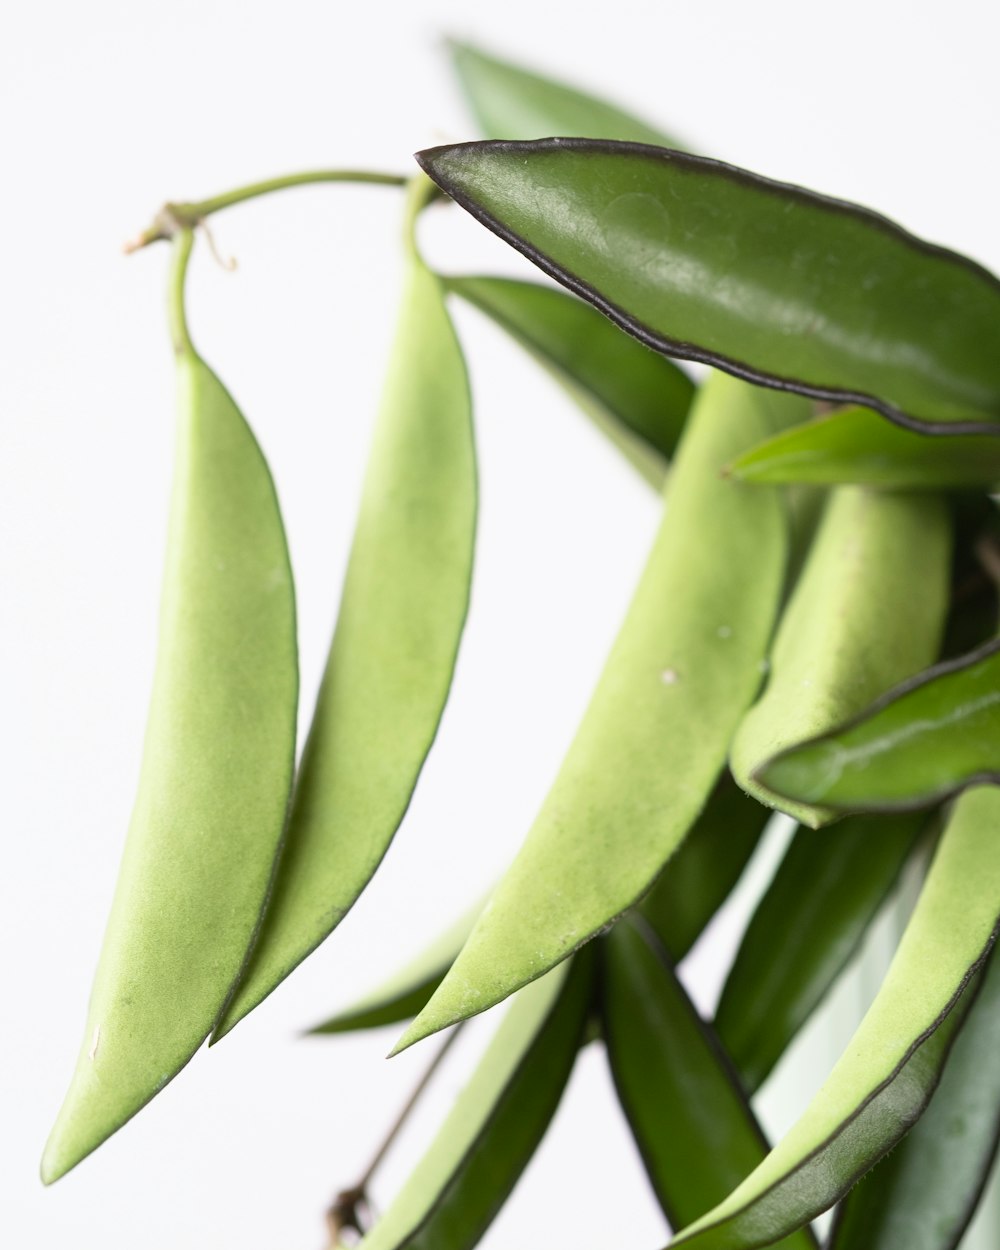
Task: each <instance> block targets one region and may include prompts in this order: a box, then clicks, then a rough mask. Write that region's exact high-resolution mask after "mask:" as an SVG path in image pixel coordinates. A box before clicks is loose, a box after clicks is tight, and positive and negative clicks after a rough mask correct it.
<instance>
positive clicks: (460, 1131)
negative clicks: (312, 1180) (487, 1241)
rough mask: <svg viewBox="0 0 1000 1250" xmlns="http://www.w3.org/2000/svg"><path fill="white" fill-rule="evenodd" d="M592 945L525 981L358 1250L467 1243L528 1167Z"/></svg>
mask: <svg viewBox="0 0 1000 1250" xmlns="http://www.w3.org/2000/svg"><path fill="white" fill-rule="evenodd" d="M592 969H593V962H592V960H591V958H590V952H589V951H588V952H586V953H585V954H584V955H583V956H581V957H580V958H578V959H575V960H573V961H572V963H571V964H567V965H565V966H564V967H562V968H556V969H555V970H554V971H553V972H551V973H550V974H549V975H548V976H547V977H545V978H544V979H542V980H541V981H537V982H536V983H535V984H534V985H531V986H529V987H528V988H527V989H526V990H524V992H523V993H522V994H520V995H518V997H517V999H516V1000H515V1001H514V1003H513V1005H512V1006H511V1008H510V1010H509V1012H508V1013H507V1015H506V1016H505V1017H504V1019H503V1021H502V1022H501V1024H500V1027H499V1029H498V1030H497V1033H496V1036H495V1037H494V1039H493V1041H492V1042H491V1044H490V1046H489V1048H488V1050H487V1051H486V1054H485V1055H484V1056H483V1059H482V1061H481V1062H480V1064H479V1066H478V1067H477V1068H476V1070H475V1072H474V1073H473V1075H472V1078H471V1080H470V1081H469V1083H468V1085H467V1086H466V1087H465V1089H464V1090H462V1092H461V1094H459V1096H458V1098H457V1100H456V1102H455V1105H454V1107H453V1108H452V1110H451V1112H450V1114H449V1115H448V1118H447V1119H446V1120H445V1122H444V1123H443V1124H442V1126H441V1130H440V1132H439V1133H438V1135H437V1136H436V1137H435V1139H434V1141H433V1142H432V1143H431V1146H430V1148H429V1149H428V1150H427V1152H426V1154H425V1155H424V1156H423V1158H422V1159H421V1160H420V1162H419V1163H418V1164H417V1166H416V1168H414V1170H413V1172H412V1173H411V1174H410V1176H409V1178H408V1180H407V1181H406V1184H405V1185H404V1187H403V1189H402V1190H401V1191H400V1193H399V1195H398V1196H397V1197H396V1198H395V1199H394V1200H393V1202H392V1203H391V1204H390V1205H389V1207H388V1209H387V1210H386V1212H385V1214H384V1215H383V1216H382V1217H381V1219H380V1220H379V1221H378V1223H377V1224H376V1225H375V1227H374V1228H373V1229H372V1231H371V1232H370V1233H369V1234H368V1236H367V1237H365V1239H364V1241H363V1242H362V1245H363V1246H364V1250H402V1247H406V1248H407V1250H467V1248H468V1247H471V1246H474V1245H475V1244H476V1242H477V1241H478V1240H479V1238H480V1237H481V1235H482V1234H483V1232H484V1231H485V1229H486V1228H487V1226H488V1225H489V1223H490V1221H491V1220H492V1219H493V1217H494V1216H495V1215H496V1213H497V1211H498V1210H499V1208H500V1206H501V1204H502V1203H503V1201H504V1199H505V1198H506V1197H507V1195H508V1194H509V1193H510V1191H511V1189H512V1188H513V1187H514V1184H515V1183H516V1181H517V1179H518V1177H519V1176H520V1175H521V1173H522V1171H523V1170H524V1168H525V1167H526V1166H527V1163H528V1161H529V1160H530V1158H531V1156H532V1154H533V1153H534V1151H535V1147H536V1146H537V1145H538V1143H539V1142H540V1141H541V1139H542V1135H543V1133H544V1132H545V1130H546V1128H547V1127H548V1124H549V1121H550V1120H551V1119H552V1116H553V1115H554V1113H555V1110H556V1107H557V1106H558V1103H559V1099H560V1097H561V1095H562V1092H563V1089H564V1088H565V1085H566V1082H567V1080H568V1079H569V1074H570V1072H571V1070H572V1068H573V1061H574V1059H575V1058H576V1054H577V1051H578V1049H579V1047H580V1044H581V1042H582V1040H583V1036H584V1026H585V1024H586V1021H587V1017H588V1013H589V1008H590V1003H591V994H592V985H593V977H592Z"/></svg>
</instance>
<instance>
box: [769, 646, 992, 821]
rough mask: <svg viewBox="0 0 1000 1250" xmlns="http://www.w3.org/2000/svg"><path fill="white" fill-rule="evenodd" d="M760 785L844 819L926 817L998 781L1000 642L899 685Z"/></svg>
mask: <svg viewBox="0 0 1000 1250" xmlns="http://www.w3.org/2000/svg"><path fill="white" fill-rule="evenodd" d="M757 779H758V781H759V782H760V783H761V784H762V785H766V786H767V787H768V788H769V789H772V790H774V791H775V792H776V793H778V794H781V795H784V796H786V797H787V798H789V799H792V800H794V801H805V802H809V803H820V802H821V803H824V804H825V805H827V806H828V807H831V808H836V809H837V810H844V811H849V810H856V809H859V808H864V809H870V810H880V811H891V810H900V809H907V808H914V807H927V806H929V805H930V804H932V803H936V802H939V801H940V800H941V799H944V798H947V797H948V795H950V794H954V793H956V792H957V791H959V790H961V789H964V788H965V787H966V786H970V785H974V784H976V783H978V782H981V781H993V780H1000V642H991V643H989V644H987V646H985V647H980V648H979V650H977V651H973V652H971V653H970V654H969V655H966V656H962V657H961V658H960V659H958V660H949V661H947V662H946V663H944V664H938V665H937V666H936V667H934V668H931V669H928V670H927V671H926V672H924V673H920V674H919V675H918V676H917V677H914V678H912V679H911V680H910V681H906V682H903V683H902V684H901V685H900V686H898V687H897V688H896V689H895V690H890V691H889V692H888V693H887V694H886V695H885V696H884V697H883V698H881V699H879V700H878V701H877V702H875V703H873V704H872V706H871V707H869V708H867V709H866V711H865V712H863V713H862V714H861V715H860V716H858V717H857V719H855V720H853V721H850V722H849V723H847V724H845V725H840V726H839V727H838V728H837V729H834V730H832V731H831V732H830V733H828V734H825V735H823V736H822V737H818V738H815V739H813V740H812V741H810V742H803V743H801V744H799V745H798V746H794V747H791V748H790V749H789V750H787V751H783V752H782V753H781V754H780V755H776V756H775V757H774V758H773V759H770V760H767V761H766V762H765V763H764V764H762V765H761V767H760V768H759V769H758V771H757Z"/></svg>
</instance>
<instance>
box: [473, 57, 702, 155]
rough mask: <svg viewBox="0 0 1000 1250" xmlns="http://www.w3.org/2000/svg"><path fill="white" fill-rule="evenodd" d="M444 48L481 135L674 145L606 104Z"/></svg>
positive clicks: (493, 61)
mask: <svg viewBox="0 0 1000 1250" xmlns="http://www.w3.org/2000/svg"><path fill="white" fill-rule="evenodd" d="M449 46H450V49H451V56H452V63H453V64H454V66H455V70H456V72H457V74H458V78H459V82H460V83H461V85H462V90H463V92H464V93H465V98H466V100H467V101H468V103H469V105H470V107H471V109H472V112H473V115H474V116H475V118H476V121H477V122H478V124H479V128H480V130H481V131H482V132H483V134H484V135H486V136H487V137H488V138H490V139H540V138H542V137H544V136H545V135H581V136H586V135H590V136H591V138H594V139H633V140H635V141H636V142H637V143H661V144H665V145H666V146H668V147H677V146H678V145H677V143H676V142H675V141H674V140H673V139H671V138H670V137H669V135H665V134H663V132H662V131H660V130H656V129H655V128H654V127H652V126H648V125H647V124H646V123H645V122H643V121H640V120H639V118H637V117H633V116H632V114H631V113H626V112H624V110H622V109H620V108H617V107H616V106H615V105H614V104H609V103H608V102H607V101H605V100H600V99H597V98H596V97H595V96H592V95H589V94H587V93H586V92H583V91H578V90H577V89H576V88H575V87H570V86H568V85H566V84H565V83H561V82H555V81H553V80H552V79H551V78H546V77H543V76H542V75H541V74H534V73H532V72H531V71H530V70H526V69H522V68H521V67H520V66H519V65H513V64H511V62H509V61H501V60H499V59H498V58H497V57H494V56H488V55H487V54H486V53H485V52H480V51H479V49H478V48H473V47H471V46H470V45H469V44H466V43H456V42H451V43H450V45H449Z"/></svg>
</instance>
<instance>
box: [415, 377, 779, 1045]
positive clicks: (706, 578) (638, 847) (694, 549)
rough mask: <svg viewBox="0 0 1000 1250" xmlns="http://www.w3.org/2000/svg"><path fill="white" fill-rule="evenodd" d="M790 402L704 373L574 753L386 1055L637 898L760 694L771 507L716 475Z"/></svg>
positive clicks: (691, 817)
mask: <svg viewBox="0 0 1000 1250" xmlns="http://www.w3.org/2000/svg"><path fill="white" fill-rule="evenodd" d="M775 400H778V401H779V403H778V407H777V409H775V408H774V406H773V405H774V401H775ZM801 404H802V401H799V400H795V399H793V398H792V397H789V396H776V395H773V394H772V393H770V392H767V391H761V390H757V389H754V388H752V387H748V386H746V385H744V384H743V383H740V382H736V381H733V380H732V379H729V378H727V377H725V375H722V374H719V375H716V376H714V377H712V378H710V379H709V381H708V382H707V383H706V384H705V386H704V387H702V389H701V391H700V392H699V395H698V399H697V400H696V402H695V405H694V409H693V410H692V416H691V419H690V421H689V423H688V427H687V429H686V431H685V434H684V437H683V439H682V441H681V446H680V450H679V453H678V457H677V461H676V464H675V467H674V470H673V472H672V474H671V479H670V506H669V508H668V510H667V512H666V515H665V518H664V520H663V522H662V524H661V527H660V530H659V533H658V535H657V537H656V539H655V541H654V544H653V550H652V552H651V554H650V557H649V560H648V562H647V565H646V569H645V571H644V573H643V576H642V579H641V581H640V584H639V587H638V590H637V591H636V594H635V597H634V598H633V600H632V604H631V606H630V608H629V611H628V614H627V616H626V619H625V622H624V624H623V626H622V629H621V632H620V633H619V635H618V638H617V640H616V642H615V645H614V648H613V649H612V652H611V655H610V657H609V659H608V662H607V665H606V666H605V670H604V673H603V674H602V676H601V680H600V682H599V684H598V687H597V690H596V691H595V693H594V696H593V698H592V700H591V704H590V707H589V708H588V710H587V713H586V715H585V717H584V719H583V722H582V724H581V726H580V728H579V730H578V731H577V735H576V738H575V739H574V741H573V744H572V746H571V747H570V750H569V752H568V754H567V756H566V759H565V761H564V763H563V765H562V768H561V769H560V771H559V775H558V777H557V778H556V781H555V783H554V785H553V787H552V790H551V791H550V792H549V795H548V797H547V798H546V800H545V802H544V803H543V805H542V809H541V811H540V813H539V815H538V817H537V819H536V821H535V823H534V825H533V826H532V829H531V831H530V832H529V834H528V837H527V839H526V841H525V843H524V846H523V847H522V849H521V851H520V853H519V854H518V856H517V858H516V859H515V861H514V864H513V865H512V866H511V868H510V869H509V870H508V872H507V874H506V875H505V876H504V878H503V879H502V880H501V882H500V885H499V887H498V888H497V891H496V893H495V894H494V895H493V898H492V900H491V901H490V903H489V905H488V906H487V908H486V910H485V911H484V912H483V914H482V916H481V917H480V919H479V921H478V922H477V924H476V927H475V929H474V930H473V932H472V936H471V937H470V938H469V941H468V942H467V943H466V945H465V947H464V949H463V951H462V953H461V955H460V956H459V957H458V959H457V960H456V962H455V964H454V965H453V967H452V968H451V970H450V971H449V973H448V975H447V976H446V977H445V979H444V981H443V982H442V984H441V986H440V988H439V989H438V991H437V993H436V994H435V995H434V997H433V998H432V999H431V1001H430V1003H429V1004H428V1005H427V1007H426V1008H425V1010H424V1011H423V1012H422V1013H421V1014H420V1016H418V1018H417V1020H416V1021H415V1022H414V1024H413V1025H412V1026H411V1028H410V1029H409V1030H408V1032H407V1033H406V1035H405V1037H404V1039H403V1042H402V1043H401V1046H406V1045H409V1044H411V1043H412V1042H415V1041H417V1040H418V1039H419V1038H421V1037H423V1036H425V1035H426V1034H428V1033H432V1032H434V1031H435V1030H436V1029H440V1028H443V1027H444V1026H445V1025H447V1024H451V1023H453V1022H454V1021H455V1020H459V1019H462V1018H464V1017H466V1016H470V1015H474V1014H475V1013H476V1012H477V1011H483V1010H485V1009H486V1008H487V1007H491V1006H492V1005H493V1004H494V1003H497V1002H499V1001H500V1000H501V999H503V998H505V997H506V996H507V995H508V994H510V993H511V992H512V991H514V990H515V989H517V988H518V987H519V986H521V985H524V984H526V983H527V982H528V981H531V980H533V979H534V978H535V977H538V976H541V975H542V973H543V972H546V971H547V970H548V969H549V968H551V967H553V966H554V965H555V964H557V963H558V962H559V961H560V960H561V959H565V957H566V956H567V955H569V954H571V953H572V952H573V951H574V950H576V949H577V948H578V947H579V946H581V945H582V944H583V943H584V942H587V941H589V940H590V938H592V937H593V936H594V935H595V933H598V932H599V931H600V930H601V929H603V928H604V927H605V926H606V925H607V924H608V923H609V922H610V921H611V920H613V919H614V918H615V917H616V916H618V915H620V914H621V913H622V912H623V911H625V910H626V909H627V908H628V907H630V906H632V905H633V904H634V903H635V902H636V901H637V900H638V899H639V898H641V896H642V895H643V894H644V893H645V892H646V891H647V890H648V889H649V887H650V885H651V884H652V882H653V881H654V879H655V878H656V876H657V874H658V873H659V871H660V869H661V868H662V867H663V865H664V864H665V863H666V861H667V860H668V859H669V858H670V856H671V855H672V854H673V853H674V851H675V850H676V849H677V847H678V845H679V844H680V842H681V840H682V839H683V837H684V835H685V834H686V833H687V831H688V830H689V829H690V828H691V826H692V824H693V823H694V821H695V820H696V819H697V817H698V814H699V812H700V810H701V808H702V807H703V806H704V804H705V802H706V801H707V799H708V796H709V795H710V794H711V791H712V788H713V786H714V784H715V781H716V778H717V776H718V774H719V772H720V769H721V765H722V762H723V760H724V758H725V754H726V750H727V747H728V743H729V740H730V738H731V736H732V733H733V729H734V727H735V725H736V723H737V721H738V719H739V717H740V716H741V715H742V712H743V710H744V709H745V708H746V706H747V704H748V703H749V701H750V700H751V699H752V698H753V695H754V692H755V690H756V688H757V685H758V683H759V681H760V664H761V659H762V656H763V654H764V650H765V648H766V645H767V639H768V636H769V634H770V630H771V627H772V624H773V621H774V617H775V613H776V611H777V606H778V602H779V599H780V594H781V587H782V581H783V574H784V567H785V559H786V553H787V548H788V533H787V526H786V522H785V517H784V514H783V511H782V505H781V500H780V498H779V497H778V496H777V495H771V496H768V497H766V498H765V497H763V496H761V494H760V492H759V490H758V488H753V489H749V488H747V487H740V486H736V485H735V484H734V483H732V482H726V481H724V480H723V479H722V478H721V477H720V475H719V466H720V465H721V464H722V462H723V461H724V460H725V458H726V456H727V455H728V454H729V453H730V451H731V449H732V448H734V447H739V446H745V445H746V442H747V441H749V439H752V438H754V437H756V436H757V432H758V431H760V430H761V429H764V428H776V426H777V425H780V423H781V422H783V421H784V422H787V421H789V420H794V419H795V415H796V413H797V412H800V411H801ZM692 534H697V535H698V536H699V542H698V544H697V545H695V544H693V543H692V542H691V535H692ZM705 550H710V551H711V552H712V559H711V560H706V559H704V555H703V553H704V551H705Z"/></svg>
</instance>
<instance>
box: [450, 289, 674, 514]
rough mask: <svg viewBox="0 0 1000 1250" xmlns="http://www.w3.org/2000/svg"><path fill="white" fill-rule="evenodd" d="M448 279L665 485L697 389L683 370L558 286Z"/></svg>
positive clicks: (635, 461) (629, 455) (650, 475)
mask: <svg viewBox="0 0 1000 1250" xmlns="http://www.w3.org/2000/svg"><path fill="white" fill-rule="evenodd" d="M446 281H447V288H448V290H449V291H454V292H455V294H456V295H460V296H461V297H462V298H463V299H465V300H468V301H469V303H471V304H473V305H475V307H476V308H478V309H480V311H482V312H484V313H486V314H487V316H489V317H492V319H493V320H494V321H495V322H496V323H497V324H498V325H500V326H502V327H503V328H504V329H505V330H506V331H507V333H508V334H510V335H511V336H512V337H513V338H515V339H516V340H517V341H518V342H519V343H520V344H521V345H522V346H523V347H525V348H527V350H528V351H529V352H530V353H531V354H532V355H533V356H534V357H535V359H536V360H539V361H540V362H541V363H542V364H543V365H545V366H546V367H547V368H548V369H549V370H550V371H551V373H552V374H553V375H554V376H555V377H556V378H557V379H558V380H559V381H560V382H561V383H562V384H563V386H564V387H565V388H566V390H567V391H568V392H569V394H570V395H571V396H572V397H573V398H574V399H575V400H576V402H577V403H578V404H579V405H580V406H581V407H582V408H583V410H584V411H585V412H586V413H587V415H588V416H590V417H591V418H592V420H593V421H594V423H595V425H597V427H598V428H599V429H600V430H601V431H602V432H603V433H604V434H606V435H607V437H608V438H609V439H611V441H612V442H613V443H614V444H615V445H616V446H617V447H618V449H619V451H621V452H622V453H623V455H624V456H625V457H626V458H627V459H628V460H629V461H631V463H632V465H633V466H634V467H635V468H636V469H638V471H639V472H640V473H641V474H642V476H643V477H644V478H645V479H646V480H647V481H648V482H649V483H650V485H651V486H653V487H655V488H656V489H657V490H659V489H660V488H661V487H662V486H663V483H664V480H665V478H666V472H667V459H668V458H669V457H670V456H671V455H673V452H674V448H675V447H676V445H677V440H678V438H680V434H681V430H682V429H683V428H684V420H685V418H686V417H687V413H688V409H689V408H690V406H691V400H692V398H693V396H694V384H693V383H692V381H691V380H690V378H689V377H688V376H687V375H686V374H685V373H683V372H682V371H681V370H680V369H678V368H677V366H676V365H675V364H673V362H672V361H669V360H667V359H665V358H664V357H663V356H660V355H657V354H656V353H655V352H651V351H649V349H648V348H645V347H643V346H642V345H641V344H639V343H636V341H635V340H634V339H632V338H629V336H628V335H625V334H622V333H621V331H620V330H618V329H617V328H616V327H615V326H613V325H612V324H611V323H610V322H609V321H608V319H607V318H606V317H602V316H601V314H600V313H598V312H596V311H595V310H594V309H593V308H591V306H590V305H589V304H585V303H583V302H582V301H581V300H578V299H574V298H573V297H572V296H568V295H564V294H563V292H562V291H558V290H555V289H554V288H552V287H545V286H540V285H539V284H538V283H537V282H518V281H516V280H514V279H511V278H448V279H447V280H446Z"/></svg>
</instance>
